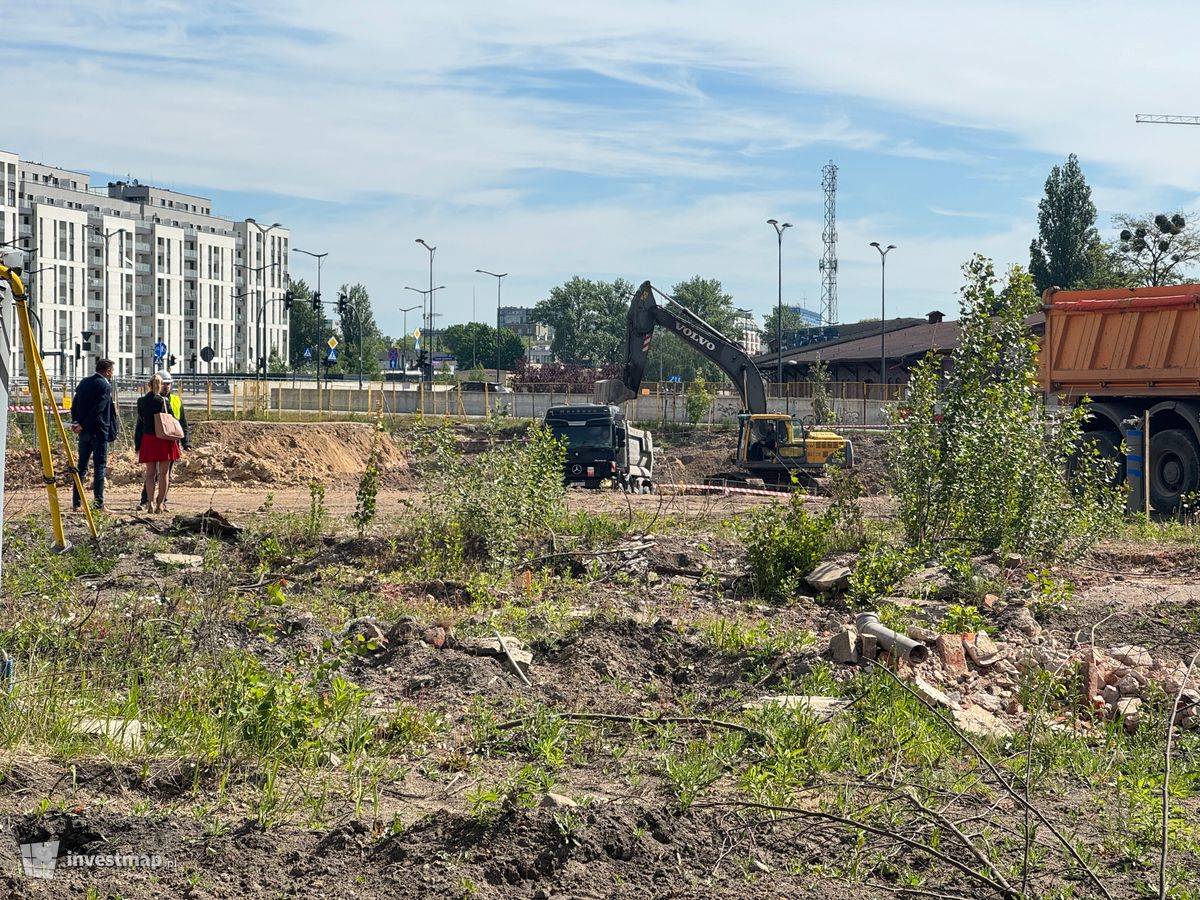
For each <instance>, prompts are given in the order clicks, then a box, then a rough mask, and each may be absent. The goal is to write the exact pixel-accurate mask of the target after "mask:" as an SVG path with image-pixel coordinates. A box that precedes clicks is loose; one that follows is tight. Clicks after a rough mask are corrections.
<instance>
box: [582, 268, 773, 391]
mask: <svg viewBox="0 0 1200 900" xmlns="http://www.w3.org/2000/svg"><path fill="white" fill-rule="evenodd" d="M655 293H660V294H661V292H659V291H657V290H656V289H655V288H654V286H653V285H651V284H650V282H649V281H644V282H642V286H641V287H639V288H638V289H637V293H635V294H634V295H633V302H632V303H630V304H629V317H628V327H627V328H626V337H625V341H626V343H625V372H624V374H623V375H622V377H621V378H620V379H606V380H603V381H598V382H596V397H595V399H596V402H597V403H623V402H625V401H626V400H632V399H633V398H634V397H636V396H637V395H638V392H639V391H640V390H641V387H642V379H643V378H644V377H645V375H646V360H647V358H648V356H649V354H650V340H651V338H652V337H653V336H654V326H656V325H659V326H661V327H663V328H665V329H666V330H667V331H669V332H671V333H672V334H674V335H676V336H677V337H678V338H679V339H680V340H682V341H684V342H686V343H688V344H690V345H691V347H692V349H694V350H695V351H696V352H697V353H699V354H700V355H701V356H703V357H704V358H705V359H708V360H710V361H711V362H712V363H713V364H715V365H716V366H717V368H719V369H720V370H721V371H722V372H724V373H725V374H726V375H728V376H729V380H730V381H732V382H733V384H734V386H735V387H736V388H737V390H738V393H739V394H740V395H741V398H742V407H743V409H744V410H745V411H746V412H748V413H765V412H766V411H767V388H766V384H765V383H764V382H763V377H762V375H761V374H760V373H759V371H758V367H757V366H755V365H754V362H753V361H752V360H751V359H750V357H749V356H747V355H746V353H745V351H743V350H742V348H741V347H739V346H738V345H737V344H735V343H734V342H733V341H731V340H730V339H729V338H727V337H725V335H723V334H721V332H720V331H718V330H717V329H716V328H714V327H713V326H712V325H710V324H708V323H707V322H705V321H704V320H703V319H702V318H700V316H698V315H696V314H695V313H694V312H692V311H691V310H689V309H688V308H687V307H685V306H683V305H682V304H681V303H679V302H678V301H676V300H673V299H672V298H671V297H668V296H667V295H666V294H661V296H662V297H663V299H664V300H666V301H667V302H666V304H664V305H661V306H660V305H659V304H658V302H657V301H656V300H655V299H654V295H655Z"/></svg>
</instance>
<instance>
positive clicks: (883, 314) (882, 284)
mask: <svg viewBox="0 0 1200 900" xmlns="http://www.w3.org/2000/svg"><path fill="white" fill-rule="evenodd" d="M871 246H872V247H874V248H875V249H876V250H878V251H879V399H880V400H886V399H887V353H886V351H885V341H886V339H887V255H888V254H889V253H891V252H892V251H893V250H895V249H896V245H895V244H888V245H887V247H881V246H879V241H871Z"/></svg>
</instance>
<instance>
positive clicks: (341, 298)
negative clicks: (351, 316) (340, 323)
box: [337, 293, 349, 316]
mask: <svg viewBox="0 0 1200 900" xmlns="http://www.w3.org/2000/svg"><path fill="white" fill-rule="evenodd" d="M348 305H349V301H348V300H347V298H346V295H345V293H341V294H338V302H337V311H338V315H339V316H344V315H345V314H346V307H347V306H348Z"/></svg>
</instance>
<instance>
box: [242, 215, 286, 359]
mask: <svg viewBox="0 0 1200 900" xmlns="http://www.w3.org/2000/svg"><path fill="white" fill-rule="evenodd" d="M274 227H275V226H274V225H272V226H271V228H274ZM267 230H268V231H269V230H270V229H267ZM278 265H281V263H280V262H279V260H275V261H274V262H269V263H263V264H262V265H261V266H248V265H246V264H245V263H234V268H236V269H245V270H246V271H247V272H254V273H255V274H256V275H258V276H259V278H258V285H257V286H256V290H255V294H256V296H257V297H258V309H257V310H256V313H257V315H256V316H255V326H254V339H255V340H260V343H259V345H258V358H259V359H261V360H262V375H263V378H264V379H265V378H266V377H267V317H266V316H265V315H263V310H265V309H266V307H267V303H266V298H265V297H264V296H263V287H262V273H263V272H264V271H266V270H267V269H273V268H275V267H276V266H278ZM242 296H246V294H245V293H243V294H242ZM260 320H261V321H262V333H261V334H260V333H259V329H258V322H259V321H260ZM254 366H255V371H258V360H257V359H256V360H255V363H254Z"/></svg>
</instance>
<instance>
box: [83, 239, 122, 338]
mask: <svg viewBox="0 0 1200 900" xmlns="http://www.w3.org/2000/svg"><path fill="white" fill-rule="evenodd" d="M88 228H90V229H92V231H94V232H96V233H97V234H98V235H100V236H101V237H102V238H103V239H104V265H103V266H102V267H101V269H100V287H101V290H102V293H101V297H102V298H103V299H102V301H101V302H102V303H103V305H104V319H103V323H104V324H103V331H104V342H103V344H104V358H105V359H107V358H108V239H109V238H110V237H112V236H113V235H114V234H121V233H122V229H120V228H114V229H113V230H112V231H105V230H104V226H103V225H88ZM131 349H132V348H131Z"/></svg>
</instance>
